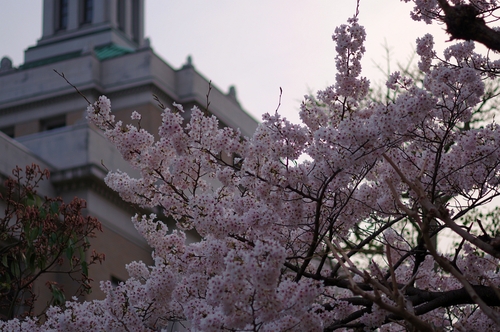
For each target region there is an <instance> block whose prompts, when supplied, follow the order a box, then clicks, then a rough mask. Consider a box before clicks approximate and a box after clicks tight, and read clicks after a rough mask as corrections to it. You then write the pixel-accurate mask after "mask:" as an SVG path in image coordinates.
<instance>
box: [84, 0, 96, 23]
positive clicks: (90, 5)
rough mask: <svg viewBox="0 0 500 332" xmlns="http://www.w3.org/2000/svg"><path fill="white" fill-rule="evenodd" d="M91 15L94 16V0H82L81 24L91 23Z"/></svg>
mask: <svg viewBox="0 0 500 332" xmlns="http://www.w3.org/2000/svg"><path fill="white" fill-rule="evenodd" d="M93 16H94V1H93V0H83V1H82V2H81V23H82V24H87V23H92V17H93Z"/></svg>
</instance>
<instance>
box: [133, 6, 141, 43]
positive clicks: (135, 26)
mask: <svg viewBox="0 0 500 332" xmlns="http://www.w3.org/2000/svg"><path fill="white" fill-rule="evenodd" d="M139 11H140V9H139V0H132V38H133V39H134V41H135V42H136V43H138V42H139V17H140V16H139V15H140V13H139Z"/></svg>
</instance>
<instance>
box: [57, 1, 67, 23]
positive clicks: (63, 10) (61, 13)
mask: <svg viewBox="0 0 500 332" xmlns="http://www.w3.org/2000/svg"><path fill="white" fill-rule="evenodd" d="M68 7H69V0H59V7H58V18H59V22H58V28H59V30H66V28H68Z"/></svg>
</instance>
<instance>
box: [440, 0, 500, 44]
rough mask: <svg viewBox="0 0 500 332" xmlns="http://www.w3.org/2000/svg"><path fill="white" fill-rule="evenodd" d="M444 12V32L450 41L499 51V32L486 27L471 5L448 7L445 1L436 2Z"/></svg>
mask: <svg viewBox="0 0 500 332" xmlns="http://www.w3.org/2000/svg"><path fill="white" fill-rule="evenodd" d="M438 2H439V6H440V7H441V9H442V10H443V12H444V19H443V20H444V22H445V23H446V27H447V29H446V31H447V32H448V33H449V34H450V35H451V39H452V40H453V39H464V40H474V41H477V42H479V43H481V44H483V45H485V46H486V47H488V48H489V49H491V50H494V51H500V31H495V30H493V29H491V28H490V27H488V26H487V25H486V22H485V21H484V19H482V18H481V17H478V16H479V14H480V12H479V11H478V10H477V8H476V7H474V6H473V5H457V6H450V4H449V3H448V1H447V0H438Z"/></svg>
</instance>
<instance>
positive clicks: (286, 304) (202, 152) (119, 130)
mask: <svg viewBox="0 0 500 332" xmlns="http://www.w3.org/2000/svg"><path fill="white" fill-rule="evenodd" d="M408 1H409V0H408ZM408 1H406V2H408ZM413 2H414V3H415V10H414V11H413V13H412V16H413V18H414V19H417V20H424V21H425V22H427V23H430V22H431V18H432V17H431V16H425V15H423V14H422V13H425V12H429V13H431V12H436V11H438V9H439V7H438V1H420V0H415V1H413ZM453 3H458V1H455V2H453ZM474 3H476V2H474ZM493 3H494V1H491V4H490V3H489V2H486V1H478V2H477V4H478V6H479V5H480V6H483V7H481V8H484V9H488V8H491V6H492V4H493ZM365 37H366V34H365V31H364V28H363V27H362V26H361V25H360V24H359V22H358V19H357V18H356V17H354V18H351V19H349V20H348V22H347V24H345V25H342V26H340V27H338V28H337V29H336V30H335V34H334V36H333V40H334V42H335V43H336V45H337V47H336V50H337V57H336V59H335V61H336V65H337V76H336V83H335V84H334V85H332V86H330V87H328V88H326V89H325V90H323V91H319V92H318V94H317V96H316V97H306V98H305V100H304V102H303V103H302V105H301V111H300V116H301V119H302V124H300V125H296V124H292V123H290V122H289V121H287V120H286V119H284V118H282V117H281V116H280V115H279V114H278V113H274V114H266V115H264V117H263V122H262V123H261V124H260V125H259V127H258V128H257V130H256V132H255V134H254V135H253V136H252V137H250V138H242V137H241V135H240V132H239V131H237V130H233V129H230V128H222V129H221V128H220V125H219V122H218V120H217V119H216V118H215V117H214V116H206V115H205V114H204V113H203V112H202V111H201V110H199V109H197V108H193V109H192V110H191V116H190V119H189V121H188V123H187V124H185V120H184V117H183V116H182V113H183V112H184V111H183V109H182V106H180V105H177V104H176V105H174V107H175V109H174V110H170V109H165V110H164V112H163V114H162V123H161V125H160V128H159V132H158V136H159V139H158V140H155V139H154V136H153V135H152V134H150V133H148V132H146V131H145V130H143V129H140V128H138V127H136V126H133V125H126V126H124V125H123V124H122V123H121V122H115V121H114V118H113V116H112V115H111V113H110V102H109V100H107V98H105V97H100V98H99V100H98V101H97V102H96V103H95V104H94V105H93V106H89V108H88V119H89V120H90V121H91V122H92V123H93V124H95V125H96V126H98V127H99V128H101V129H102V130H103V131H104V132H105V135H106V137H108V138H109V140H110V141H112V142H113V143H114V144H115V145H116V146H117V148H118V150H119V151H120V152H121V153H122V155H123V157H124V158H125V159H126V160H127V161H129V162H130V163H131V165H132V166H133V167H135V168H136V169H137V170H139V171H140V174H141V177H140V178H138V179H133V178H131V177H130V176H129V175H127V174H126V173H123V172H119V171H116V172H110V173H109V174H108V176H107V177H106V183H107V185H108V186H110V187H111V188H112V189H113V190H115V191H117V192H118V193H119V194H120V195H121V197H122V198H123V199H124V200H126V201H128V202H131V203H135V204H139V205H140V206H142V207H145V208H153V207H161V208H162V209H163V211H164V213H165V215H167V216H170V217H171V218H173V219H174V220H175V222H176V230H169V229H168V227H167V225H166V224H165V223H164V222H163V221H161V220H158V218H157V216H156V215H154V214H152V215H150V216H140V215H137V216H135V217H134V218H133V219H132V222H133V224H134V225H135V227H136V228H137V230H138V231H139V232H140V234H141V235H142V236H144V238H145V239H146V240H147V241H148V243H149V245H150V246H151V247H152V248H153V250H154V251H153V259H154V265H152V266H147V265H146V264H144V263H143V262H132V263H130V264H128V265H127V270H128V272H129V274H130V278H129V279H128V280H126V281H125V282H124V283H122V284H120V285H119V286H118V287H116V288H113V287H112V286H111V284H110V283H108V282H103V283H102V284H101V288H102V290H103V291H104V292H105V293H106V299H105V300H102V301H93V302H84V303H77V302H71V301H70V302H68V303H67V304H66V308H65V309H61V308H51V309H50V310H49V312H48V313H47V317H48V318H47V320H46V321H45V322H43V323H38V322H37V321H36V320H35V319H26V320H23V321H19V320H13V321H9V322H0V329H1V330H7V331H26V330H31V331H89V330H105V331H124V330H127V331H159V330H165V331H166V330H167V329H168V330H169V331H170V330H171V329H174V330H175V329H176V328H181V327H184V328H185V329H188V330H191V331H333V330H339V331H343V330H351V329H364V330H365V331H369V330H372V329H375V328H380V330H381V331H403V330H406V329H407V328H410V327H415V328H416V329H417V330H429V331H432V330H433V329H435V330H439V329H442V330H452V329H457V330H461V331H496V330H497V329H498V322H500V312H499V311H498V309H496V308H497V306H498V305H499V304H495V302H494V300H491V301H490V300H484V301H483V302H481V301H480V300H481V298H484V297H485V296H484V295H483V294H484V292H485V290H489V291H491V292H492V293H495V292H497V294H498V292H499V290H498V285H499V280H498V264H499V257H500V252H499V251H497V249H496V248H495V247H493V245H492V244H490V242H491V241H490V240H488V239H486V238H485V237H482V238H481V237H480V236H479V235H482V234H480V233H474V234H473V232H472V231H471V228H470V227H469V226H467V225H461V224H460V220H461V219H460V217H462V216H464V215H465V214H467V213H470V212H471V211H472V210H473V209H474V208H476V207H480V206H482V205H485V204H486V203H488V202H489V201H490V200H491V199H492V198H494V197H496V196H498V195H499V193H500V192H499V177H500V151H499V147H500V128H498V125H497V124H496V123H495V122H490V123H485V124H484V125H481V126H477V127H471V126H470V122H471V119H472V118H473V116H474V114H475V113H476V112H477V111H478V109H480V107H482V105H483V104H484V103H485V102H486V99H485V86H486V85H485V82H488V80H491V79H494V77H495V75H493V74H492V72H491V69H492V68H496V67H495V66H496V62H495V61H490V60H489V59H488V58H487V57H485V56H482V55H480V54H477V53H475V51H474V45H473V43H472V42H457V43H454V44H453V45H451V46H450V47H448V48H447V49H446V50H445V52H444V60H443V59H440V58H439V57H438V56H437V55H436V52H435V51H434V49H433V46H434V43H433V38H432V36H431V35H425V36H423V37H422V38H419V39H418V40H417V46H416V50H417V54H418V55H419V56H420V62H419V69H420V70H421V71H422V73H423V75H424V79H423V81H422V82H421V83H420V84H417V82H415V80H414V79H413V78H411V77H407V76H405V75H404V74H402V73H401V72H394V73H392V74H391V75H390V77H389V78H388V81H387V84H386V86H387V88H388V89H390V90H391V91H394V92H395V93H396V98H395V99H394V100H393V101H391V102H386V103H384V102H379V101H375V100H370V99H369V89H370V86H369V81H368V80H367V79H366V78H364V77H361V62H360V60H361V58H362V55H363V53H364V46H363V43H364V41H365ZM140 118H141V116H140V114H138V113H137V112H134V113H133V114H132V119H135V120H140ZM302 156H307V158H305V160H304V161H299V160H300V158H301V157H302ZM468 227H469V228H468ZM443 229H451V230H452V231H454V232H455V233H456V234H457V235H458V236H459V237H460V239H461V240H463V241H462V242H461V243H460V244H459V245H457V249H456V251H455V252H454V253H451V254H450V253H447V254H442V253H440V250H439V249H440V248H436V247H434V245H433V242H432V240H431V238H432V236H434V233H433V232H436V233H438V232H440V231H441V230H443ZM187 230H194V231H196V232H197V234H199V236H200V241H198V242H194V243H187V241H186V235H185V233H184V231H187ZM411 231H413V233H412V232H411ZM412 234H413V235H412ZM490 235H491V236H494V234H490ZM489 241H490V242H489ZM475 292H477V294H476V293H475ZM478 294H479V296H477V297H474V296H475V295H478ZM450 298H451V300H449V299H450ZM478 298H479V300H478ZM472 299H474V300H472ZM446 301H449V302H446ZM488 301H490V302H488ZM125 327H126V328H125Z"/></svg>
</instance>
